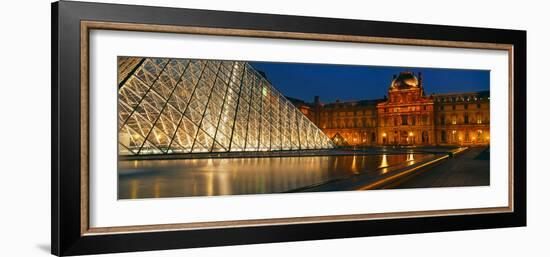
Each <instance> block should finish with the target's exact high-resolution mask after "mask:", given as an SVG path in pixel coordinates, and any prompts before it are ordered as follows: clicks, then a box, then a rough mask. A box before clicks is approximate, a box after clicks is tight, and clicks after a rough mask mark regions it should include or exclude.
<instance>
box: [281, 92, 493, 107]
mask: <svg viewBox="0 0 550 257" xmlns="http://www.w3.org/2000/svg"><path fill="white" fill-rule="evenodd" d="M489 92H490V91H489V90H481V91H473V92H463V93H441V94H435V93H431V94H430V95H428V96H427V97H429V98H432V99H434V102H435V103H441V102H443V103H447V102H450V103H453V102H466V101H468V102H469V101H470V100H467V99H468V98H467V96H470V97H473V98H471V99H472V101H477V100H484V99H489V98H490V94H489ZM284 96H285V97H286V98H287V99H288V100H289V101H291V102H299V103H302V104H304V105H315V104H317V103H318V104H319V105H321V106H330V105H342V104H377V103H381V102H385V101H387V100H388V97H387V96H386V95H384V97H383V98H377V99H363V100H344V101H341V100H340V99H336V100H335V101H333V102H326V103H324V102H321V100H320V97H319V96H314V97H313V101H312V102H308V101H306V100H302V99H299V98H296V97H291V96H287V95H284Z"/></svg>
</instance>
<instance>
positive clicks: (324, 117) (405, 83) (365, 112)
mask: <svg viewBox="0 0 550 257" xmlns="http://www.w3.org/2000/svg"><path fill="white" fill-rule="evenodd" d="M291 100H292V101H293V103H294V104H295V105H296V106H297V107H298V108H299V109H300V110H301V111H302V113H304V114H305V115H306V116H307V117H308V118H309V119H310V120H311V121H313V122H314V123H315V124H316V125H317V126H318V127H319V128H321V129H322V130H323V132H325V134H326V135H327V136H328V137H330V138H331V139H332V140H333V142H334V143H335V144H337V145H351V146H356V145H358V146H361V145H362V146H374V145H488V144H489V143H490V129H489V127H490V117H489V115H490V108H489V101H490V99H489V92H488V91H482V92H471V93H454V94H431V95H426V94H425V92H424V88H423V84H422V74H420V73H419V74H414V73H412V72H401V73H400V74H398V75H395V76H394V78H393V79H392V80H391V83H390V86H389V90H388V96H387V97H384V99H378V100H362V101H350V102H340V101H336V102H333V103H326V104H323V103H321V101H320V99H319V98H318V97H315V99H314V102H313V103H306V102H304V101H301V100H297V99H291Z"/></svg>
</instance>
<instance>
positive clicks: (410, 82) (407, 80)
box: [390, 71, 419, 90]
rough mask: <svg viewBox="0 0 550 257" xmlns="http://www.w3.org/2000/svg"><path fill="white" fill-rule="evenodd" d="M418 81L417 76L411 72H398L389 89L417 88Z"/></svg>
mask: <svg viewBox="0 0 550 257" xmlns="http://www.w3.org/2000/svg"><path fill="white" fill-rule="evenodd" d="M418 85H419V82H418V78H416V76H414V74H413V73H412V72H408V71H405V72H400V73H399V76H397V77H396V78H394V79H393V80H392V82H391V86H390V89H394V90H395V89H398V90H399V89H410V88H418Z"/></svg>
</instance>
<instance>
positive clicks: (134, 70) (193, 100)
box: [118, 57, 333, 155]
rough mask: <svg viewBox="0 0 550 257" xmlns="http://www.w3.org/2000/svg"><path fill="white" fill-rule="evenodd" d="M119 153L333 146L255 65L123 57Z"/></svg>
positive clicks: (229, 150) (119, 77)
mask: <svg viewBox="0 0 550 257" xmlns="http://www.w3.org/2000/svg"><path fill="white" fill-rule="evenodd" d="M118 67H119V71H118V85H119V90H118V92H119V95H118V97H119V98H118V106H119V107H118V120H119V134H118V136H119V139H118V140H119V154H120V155H147V154H178V153H204V152H243V151H280V150H305V149H328V148H333V144H332V142H331V140H330V139H329V138H328V137H327V136H326V135H325V134H324V133H323V132H322V131H321V130H320V129H319V128H317V126H315V125H314V124H313V123H312V122H311V121H309V120H308V119H307V117H305V116H304V115H303V114H302V113H301V112H300V111H299V110H298V109H297V108H296V107H295V106H294V105H292V103H291V102H289V101H288V100H287V99H286V98H285V97H284V96H283V95H282V94H281V93H279V92H278V91H277V90H276V89H275V88H274V87H273V86H272V85H271V83H270V82H269V81H267V79H265V77H264V76H262V75H260V74H259V73H258V72H257V71H256V70H255V69H254V68H253V67H252V66H251V65H250V64H248V63H247V62H241V61H215V60H193V59H165V58H135V57H119V58H118Z"/></svg>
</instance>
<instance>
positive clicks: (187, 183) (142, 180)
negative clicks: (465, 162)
mask: <svg viewBox="0 0 550 257" xmlns="http://www.w3.org/2000/svg"><path fill="white" fill-rule="evenodd" d="M429 158H433V155H432V154H412V153H411V154H387V155H386V154H383V155H347V156H308V157H269V158H225V159H224V158H208V159H185V160H184V159H180V160H133V161H119V188H118V196H119V199H137V198H159V197H184V196H214V195H241V194H265V193H281V192H287V191H291V190H296V189H300V188H304V187H308V186H311V185H318V184H321V183H324V182H327V181H331V180H334V179H340V178H346V177H349V176H351V175H355V174H359V173H366V172H372V174H373V176H376V174H377V173H383V172H384V170H386V169H387V168H388V167H391V166H395V165H404V164H405V165H412V164H414V163H415V162H417V161H419V160H425V159H429Z"/></svg>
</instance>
